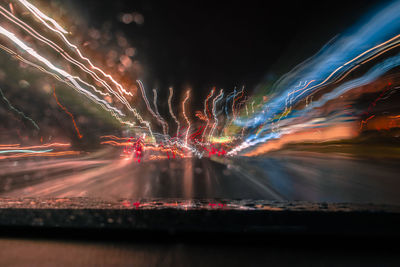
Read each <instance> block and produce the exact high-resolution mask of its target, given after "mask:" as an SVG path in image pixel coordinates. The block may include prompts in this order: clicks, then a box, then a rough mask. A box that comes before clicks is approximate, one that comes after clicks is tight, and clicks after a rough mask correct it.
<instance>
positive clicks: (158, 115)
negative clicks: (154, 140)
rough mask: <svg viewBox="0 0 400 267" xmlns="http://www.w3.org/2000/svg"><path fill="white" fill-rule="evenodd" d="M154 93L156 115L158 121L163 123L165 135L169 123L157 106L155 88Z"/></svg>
mask: <svg viewBox="0 0 400 267" xmlns="http://www.w3.org/2000/svg"><path fill="white" fill-rule="evenodd" d="M153 95H154V101H153V104H154V109H155V111H156V116H157V120H158V122H159V123H160V124H161V126H162V128H163V133H164V135H167V134H168V123H167V122H166V121H165V120H164V119H163V118H162V117H161V115H160V113H159V112H158V107H157V90H156V89H153Z"/></svg>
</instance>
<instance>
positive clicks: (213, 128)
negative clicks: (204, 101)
mask: <svg viewBox="0 0 400 267" xmlns="http://www.w3.org/2000/svg"><path fill="white" fill-rule="evenodd" d="M223 97H224V90H223V89H221V90H220V91H219V94H218V95H217V96H216V97H215V98H214V99H213V107H212V113H213V116H214V124H213V126H212V127H211V131H210V133H209V137H208V139H211V136H213V135H214V131H215V128H216V127H217V125H218V117H217V114H216V113H215V111H216V107H217V103H218V102H219V101H221V100H222V98H223Z"/></svg>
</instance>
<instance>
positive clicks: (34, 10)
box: [19, 0, 132, 96]
mask: <svg viewBox="0 0 400 267" xmlns="http://www.w3.org/2000/svg"><path fill="white" fill-rule="evenodd" d="M19 2H20V3H21V4H23V5H24V6H25V7H26V8H27V9H28V10H29V11H30V12H31V13H32V14H33V15H34V16H36V17H37V18H38V19H39V20H40V21H41V22H42V23H43V24H44V25H45V26H46V27H47V28H48V29H50V30H51V31H54V32H56V33H57V34H59V35H60V36H61V38H62V39H63V40H64V42H65V43H66V44H68V45H69V46H70V47H71V48H73V49H74V50H75V51H76V52H77V53H78V55H79V56H80V58H81V59H83V60H85V61H86V62H87V63H88V64H89V65H90V67H91V68H92V69H94V70H97V71H98V72H100V73H101V74H102V75H103V76H105V77H107V78H109V79H110V80H111V81H112V82H113V83H114V84H115V85H116V86H117V88H118V90H119V91H120V92H121V93H125V94H127V95H130V96H132V93H130V92H128V91H126V90H125V89H124V88H123V87H122V85H121V84H119V83H118V82H117V81H115V80H114V78H113V77H112V76H111V75H109V74H106V73H105V72H104V71H103V70H102V69H100V68H98V67H97V66H94V65H93V63H92V62H91V61H90V60H89V59H88V58H86V57H84V56H83V55H82V53H81V51H80V50H79V48H78V47H77V46H76V45H74V44H72V43H71V42H69V41H68V39H67V38H66V37H65V35H64V34H67V33H68V32H67V31H65V30H64V29H63V28H62V27H61V26H60V25H59V24H58V23H57V22H56V21H55V20H53V19H52V18H49V17H48V16H46V15H45V14H43V13H42V12H41V11H40V10H39V9H38V8H37V7H35V6H34V5H32V4H31V3H29V2H28V1H26V0H19ZM46 21H49V22H51V24H53V27H52V26H51V25H49V24H48V23H47V22H46Z"/></svg>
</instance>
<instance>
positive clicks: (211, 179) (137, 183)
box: [0, 152, 400, 204]
mask: <svg viewBox="0 0 400 267" xmlns="http://www.w3.org/2000/svg"><path fill="white" fill-rule="evenodd" d="M399 168H400V166H396V164H390V163H387V162H385V163H384V162H374V163H371V162H370V161H368V160H362V159H355V158H348V157H345V156H340V155H329V156H328V155H326V154H319V153H305V152H303V153H300V152H299V153H296V154H294V153H291V154H284V153H280V154H275V155H273V156H269V157H263V158H255V159H250V158H245V159H224V160H222V159H221V158H219V160H218V162H217V161H215V160H210V159H207V158H206V159H195V158H191V159H190V158H189V159H181V160H160V161H146V162H143V163H137V162H135V161H129V160H126V159H104V157H101V159H96V158H95V157H91V158H84V157H81V158H71V159H52V160H48V159H46V160H43V161H38V160H36V161H24V160H20V161H7V162H1V167H0V169H1V177H2V179H1V184H0V186H1V187H0V188H1V193H0V196H2V197H18V198H19V197H93V198H100V199H114V200H116V199H123V198H132V199H150V198H182V199H196V198H197V199H200V198H201V199H204V198H227V199H265V200H277V201H312V202H325V201H326V202H352V203H381V204H400V196H399V195H398V193H397V188H398V187H399V185H400V179H399V178H398V175H397V174H398V170H399Z"/></svg>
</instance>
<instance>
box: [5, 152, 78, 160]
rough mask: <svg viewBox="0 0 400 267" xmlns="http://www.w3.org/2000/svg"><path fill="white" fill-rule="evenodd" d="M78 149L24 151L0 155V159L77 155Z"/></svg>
mask: <svg viewBox="0 0 400 267" xmlns="http://www.w3.org/2000/svg"><path fill="white" fill-rule="evenodd" d="M80 153H81V152H79V151H58V152H44V153H26V154H17V155H9V156H0V159H14V158H26V157H59V156H71V155H79V154H80Z"/></svg>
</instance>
